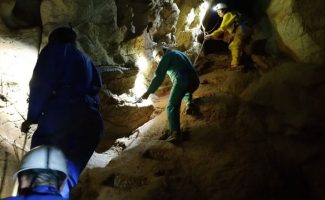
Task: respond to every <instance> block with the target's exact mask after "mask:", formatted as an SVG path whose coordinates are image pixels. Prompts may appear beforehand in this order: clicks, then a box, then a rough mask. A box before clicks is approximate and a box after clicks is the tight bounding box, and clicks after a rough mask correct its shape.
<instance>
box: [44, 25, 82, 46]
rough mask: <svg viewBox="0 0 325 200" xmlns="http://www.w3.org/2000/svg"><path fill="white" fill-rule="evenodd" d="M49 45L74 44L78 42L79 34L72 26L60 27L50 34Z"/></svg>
mask: <svg viewBox="0 0 325 200" xmlns="http://www.w3.org/2000/svg"><path fill="white" fill-rule="evenodd" d="M48 41H49V43H51V42H62V43H73V44H75V43H76V41H77V33H76V32H75V31H74V30H73V28H72V27H71V26H60V27H56V28H54V30H53V31H52V32H51V33H50V34H49V38H48Z"/></svg>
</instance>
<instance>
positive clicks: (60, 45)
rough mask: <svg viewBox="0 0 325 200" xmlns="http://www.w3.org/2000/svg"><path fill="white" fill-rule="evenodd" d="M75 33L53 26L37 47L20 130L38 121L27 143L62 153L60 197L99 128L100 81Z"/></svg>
mask: <svg viewBox="0 0 325 200" xmlns="http://www.w3.org/2000/svg"><path fill="white" fill-rule="evenodd" d="M76 38H77V34H76V32H75V31H74V30H73V29H72V28H71V27H68V26H63V27H58V28H55V29H54V30H53V31H52V32H51V33H50V35H49V38H48V44H47V45H46V46H45V47H44V48H43V49H42V51H41V52H40V55H39V57H38V60H37V63H36V66H35V68H34V71H33V75H32V78H31V80H30V83H29V86H30V94H29V106H28V113H27V120H26V121H24V122H23V123H22V125H21V131H22V132H25V133H27V132H28V130H29V128H30V125H31V124H38V126H37V129H36V131H35V132H34V134H33V136H32V139H31V148H33V147H36V146H39V145H52V146H56V147H58V148H59V149H61V150H62V151H63V152H64V154H65V156H66V157H67V164H68V179H67V182H66V184H65V187H64V188H63V190H62V195H63V197H64V198H66V199H68V198H69V191H70V189H71V188H72V187H74V186H76V184H77V182H78V179H79V175H80V173H81V171H82V170H83V169H84V168H85V166H86V164H87V162H88V160H89V159H90V157H91V156H92V154H93V152H94V150H95V148H96V146H97V144H98V143H99V140H100V135H101V133H102V131H103V120H102V117H101V114H100V112H99V98H98V93H99V91H100V89H101V86H102V82H101V78H100V75H99V73H98V72H97V69H96V68H95V66H94V64H93V63H92V61H91V60H90V59H89V58H87V57H86V56H85V55H84V54H83V53H82V52H81V51H79V50H78V49H77V47H76Z"/></svg>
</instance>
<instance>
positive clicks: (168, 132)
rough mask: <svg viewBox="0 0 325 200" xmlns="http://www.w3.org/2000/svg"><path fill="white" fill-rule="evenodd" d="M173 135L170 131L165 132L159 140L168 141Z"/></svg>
mask: <svg viewBox="0 0 325 200" xmlns="http://www.w3.org/2000/svg"><path fill="white" fill-rule="evenodd" d="M170 135H171V133H170V130H166V131H164V134H163V135H162V136H160V137H159V140H166V139H167V138H168V137H169V136H170Z"/></svg>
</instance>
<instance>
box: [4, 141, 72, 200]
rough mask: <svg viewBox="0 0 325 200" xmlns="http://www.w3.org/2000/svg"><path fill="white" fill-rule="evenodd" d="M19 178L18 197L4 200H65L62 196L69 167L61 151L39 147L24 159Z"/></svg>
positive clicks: (18, 174)
mask: <svg viewBox="0 0 325 200" xmlns="http://www.w3.org/2000/svg"><path fill="white" fill-rule="evenodd" d="M14 176H15V177H17V178H18V182H19V186H18V196H15V197H7V198H5V199H4V200H25V199H26V200H27V199H30V200H42V199H44V200H45V199H46V200H63V199H64V198H63V197H62V196H61V194H60V190H61V188H63V185H64V182H65V180H66V178H67V165H66V159H65V156H64V154H63V153H62V151H61V150H59V149H57V148H55V147H51V146H38V147H35V148H33V149H32V150H31V151H29V152H28V153H27V154H26V155H25V156H24V157H23V159H22V162H21V165H20V168H19V170H18V171H17V172H16V174H15V175H14Z"/></svg>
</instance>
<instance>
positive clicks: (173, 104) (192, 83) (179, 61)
mask: <svg viewBox="0 0 325 200" xmlns="http://www.w3.org/2000/svg"><path fill="white" fill-rule="evenodd" d="M166 73H167V74H168V75H169V78H170V79H171V81H172V83H173V86H172V89H171V92H170V96H169V102H168V105H167V117H168V123H169V129H170V131H171V132H173V131H177V132H180V107H181V103H182V99H183V100H184V101H185V102H186V103H187V104H188V103H190V102H191V100H192V93H193V92H194V91H195V90H196V89H197V88H198V87H199V84H200V80H199V77H198V75H197V73H196V70H195V68H194V66H193V65H192V63H191V61H190V59H189V58H188V57H187V56H186V55H185V53H183V52H181V51H177V50H171V49H168V50H167V51H166V53H165V54H164V56H163V57H162V59H161V61H160V63H159V65H158V67H157V69H156V72H155V76H154V78H153V79H152V81H151V83H150V85H149V87H148V90H147V92H148V93H149V94H151V93H154V92H155V91H156V90H157V89H158V88H159V86H160V85H161V84H162V82H163V81H164V78H165V75H166Z"/></svg>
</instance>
